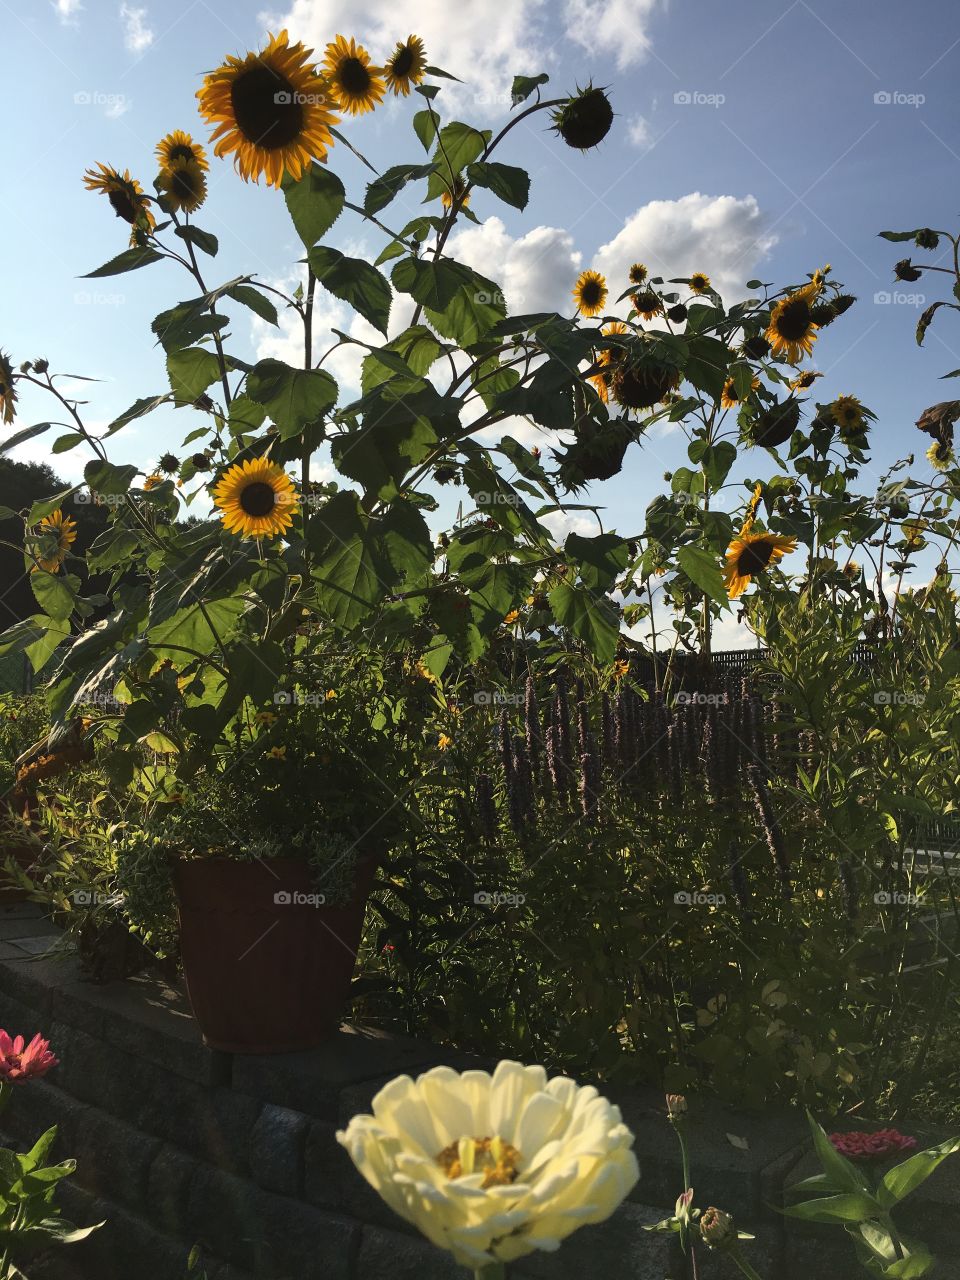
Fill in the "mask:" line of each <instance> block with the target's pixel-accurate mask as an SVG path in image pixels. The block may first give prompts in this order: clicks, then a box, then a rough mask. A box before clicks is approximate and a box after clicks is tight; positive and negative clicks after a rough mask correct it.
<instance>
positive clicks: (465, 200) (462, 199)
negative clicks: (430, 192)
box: [440, 173, 470, 209]
mask: <svg viewBox="0 0 960 1280" xmlns="http://www.w3.org/2000/svg"><path fill="white" fill-rule="evenodd" d="M454 200H456V201H457V203H458V205H459V207H460V208H461V209H466V207H467V205H468V204H469V203H470V192H469V191H467V184H466V182H465V180H464V177H463V174H461V173H458V174H457V176H456V177H455V178H454V180H453V189H452V190H451V191H444V192H442V193H441V195H440V203H441V204H442V205H443V207H444V208H445V209H452V208H453V202H454Z"/></svg>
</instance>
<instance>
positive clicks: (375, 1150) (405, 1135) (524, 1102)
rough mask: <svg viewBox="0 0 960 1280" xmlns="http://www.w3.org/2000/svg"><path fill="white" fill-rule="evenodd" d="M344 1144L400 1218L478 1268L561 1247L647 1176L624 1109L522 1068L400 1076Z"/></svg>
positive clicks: (343, 1135)
mask: <svg viewBox="0 0 960 1280" xmlns="http://www.w3.org/2000/svg"><path fill="white" fill-rule="evenodd" d="M337 1139H338V1141H339V1142H341V1143H342V1144H343V1146H345V1147H346V1148H347V1150H348V1151H349V1153H350V1157H351V1159H352V1160H353V1162H354V1164H355V1165H356V1166H357V1168H358V1169H359V1171H360V1173H361V1174H362V1175H363V1176H364V1177H365V1178H366V1180H367V1181H368V1182H369V1183H370V1185H371V1186H372V1187H373V1188H374V1190H375V1191H377V1192H378V1193H379V1194H380V1195H381V1196H382V1197H383V1199H384V1200H385V1201H386V1202H387V1204H388V1205H389V1206H390V1207H391V1208H392V1209H393V1210H395V1212H397V1213H398V1214H400V1216H401V1217H403V1218H406V1219H407V1221H409V1222H412V1223H413V1224H414V1225H415V1226H416V1227H418V1228H419V1229H420V1230H421V1231H422V1232H423V1234H424V1235H425V1236H426V1237H427V1239H428V1240H430V1241H432V1243H433V1244H435V1245H438V1246H439V1247H440V1248H441V1249H448V1250H449V1251H450V1252H451V1253H452V1254H453V1256H454V1257H455V1258H456V1260H457V1262H458V1263H460V1265H461V1266H465V1267H473V1268H475V1269H481V1268H482V1267H485V1266H489V1265H491V1264H492V1263H497V1262H511V1261H512V1260H513V1259H514V1258H519V1257H522V1256H523V1255H524V1254H527V1253H532V1252H533V1251H534V1250H535V1249H545V1250H548V1251H552V1250H554V1249H557V1248H559V1245H560V1242H561V1241H562V1240H563V1239H565V1237H567V1236H568V1235H570V1233H571V1232H572V1231H576V1229H577V1227H582V1226H585V1225H586V1224H588V1223H594V1222H603V1221H604V1219H606V1218H608V1217H609V1216H610V1214H611V1213H613V1211H614V1209H616V1208H617V1206H618V1205H619V1204H620V1203H621V1201H622V1200H623V1199H624V1198H625V1197H626V1196H627V1195H628V1194H629V1193H630V1191H631V1190H632V1189H633V1187H634V1186H635V1185H636V1183H637V1179H638V1178H639V1176H640V1173H639V1169H638V1167H637V1160H636V1156H635V1155H634V1154H633V1151H632V1150H631V1147H632V1145H633V1134H632V1133H631V1132H630V1130H629V1129H628V1128H627V1127H626V1125H625V1124H624V1123H623V1120H622V1117H621V1115H620V1110H619V1108H618V1107H615V1106H613V1105H612V1104H611V1103H609V1102H608V1101H607V1100H606V1098H602V1097H600V1095H599V1094H598V1093H597V1090H596V1089H594V1088H593V1086H592V1085H585V1086H582V1087H581V1086H578V1085H577V1084H576V1083H575V1081H573V1080H568V1079H566V1078H565V1077H564V1076H556V1077H555V1078H554V1079H552V1080H549V1081H548V1080H547V1073H546V1071H544V1069H543V1067H525V1066H522V1065H521V1064H520V1063H519V1062H501V1063H500V1064H499V1065H498V1066H497V1069H496V1071H495V1072H494V1074H493V1076H492V1077H491V1075H490V1074H489V1073H488V1072H486V1071H465V1072H464V1073H463V1074H462V1075H460V1074H458V1073H457V1072H456V1071H453V1070H452V1069H451V1068H450V1067H435V1068H434V1069H433V1070H431V1071H427V1072H426V1073H425V1074H424V1075H422V1076H418V1078H417V1079H416V1080H415V1081H414V1080H412V1079H411V1078H410V1077H409V1076H399V1077H398V1078H397V1079H396V1080H391V1082H390V1083H389V1084H388V1085H386V1086H385V1087H384V1088H383V1089H381V1090H380V1092H379V1093H378V1094H377V1096H376V1097H375V1098H374V1100H373V1115H359V1116H354V1117H353V1119H352V1120H351V1121H350V1123H349V1125H348V1126H347V1128H346V1130H345V1131H341V1132H340V1133H338V1134H337Z"/></svg>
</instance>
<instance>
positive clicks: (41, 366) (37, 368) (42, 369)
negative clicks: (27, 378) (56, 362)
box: [33, 356, 50, 373]
mask: <svg viewBox="0 0 960 1280" xmlns="http://www.w3.org/2000/svg"><path fill="white" fill-rule="evenodd" d="M49 368H50V361H49V360H44V359H43V357H42V356H41V358H40V359H39V360H34V362H33V371H34V373H46V372H47V370H48V369H49Z"/></svg>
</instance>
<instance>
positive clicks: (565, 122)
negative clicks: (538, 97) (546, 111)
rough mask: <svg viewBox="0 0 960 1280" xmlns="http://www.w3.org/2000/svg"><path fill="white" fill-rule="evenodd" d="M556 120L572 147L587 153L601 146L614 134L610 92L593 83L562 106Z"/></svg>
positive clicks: (567, 142)
mask: <svg viewBox="0 0 960 1280" xmlns="http://www.w3.org/2000/svg"><path fill="white" fill-rule="evenodd" d="M552 119H553V127H554V128H555V129H556V131H557V133H559V135H560V137H561V138H562V139H563V140H564V142H565V143H566V144H567V146H568V147H574V148H576V150H578V151H586V150H587V149H588V148H589V147H596V146H599V144H600V143H601V142H602V141H603V140H604V138H605V137H606V136H607V134H608V133H609V132H610V126H611V125H612V124H613V107H612V106H611V105H610V99H609V98H608V97H607V95H606V92H605V91H604V90H603V89H595V88H594V87H593V85H592V84H590V85H587V87H586V89H580V90H579V91H578V92H577V93H576V94H575V95H574V96H573V97H572V98H568V99H567V101H566V102H565V103H564V104H563V105H562V106H561V107H558V108H557V110H556V111H555V112H554V113H553V116H552Z"/></svg>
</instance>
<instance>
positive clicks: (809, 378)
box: [787, 369, 823, 391]
mask: <svg viewBox="0 0 960 1280" xmlns="http://www.w3.org/2000/svg"><path fill="white" fill-rule="evenodd" d="M822 377H823V374H822V373H818V372H817V370H816V369H804V371H803V373H801V374H800V375H799V376H798V377H796V378H793V379H791V381H790V382H788V383H787V386H788V387H789V388H790V390H791V391H808V390H809V389H810V387H812V386H813V384H814V383H815V382H816V380H817V379H818V378H822Z"/></svg>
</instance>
